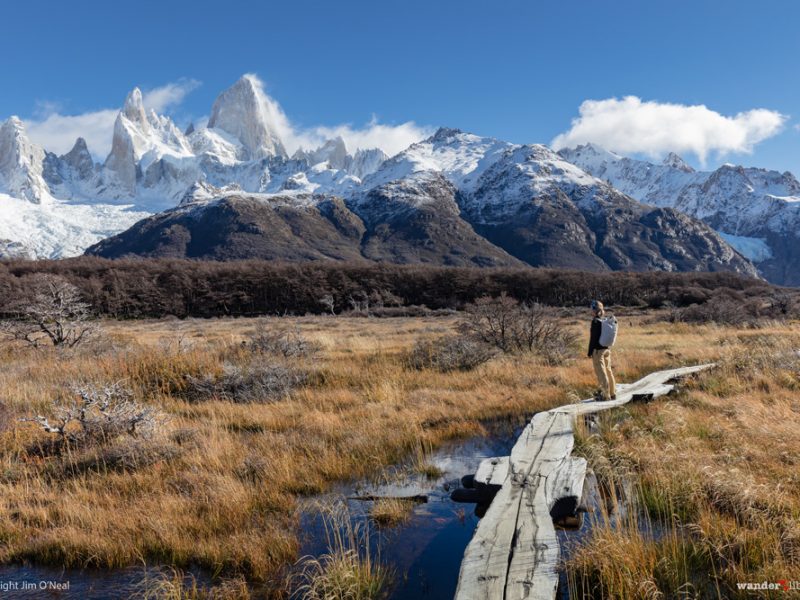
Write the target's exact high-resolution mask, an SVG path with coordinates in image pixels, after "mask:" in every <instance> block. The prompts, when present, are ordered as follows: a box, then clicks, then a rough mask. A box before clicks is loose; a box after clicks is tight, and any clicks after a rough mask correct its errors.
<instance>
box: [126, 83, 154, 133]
mask: <svg viewBox="0 0 800 600" xmlns="http://www.w3.org/2000/svg"><path fill="white" fill-rule="evenodd" d="M121 114H123V115H125V117H126V118H127V119H128V120H129V121H131V122H133V123H136V124H137V125H139V126H140V127H142V128H144V129H145V130H146V129H147V128H148V125H149V123H148V120H147V113H146V112H145V110H144V100H142V91H141V90H140V89H139V88H138V87H135V88H133V89H132V90H131V91H130V93H129V94H128V95H127V96H126V97H125V104H123V105H122V112H121Z"/></svg>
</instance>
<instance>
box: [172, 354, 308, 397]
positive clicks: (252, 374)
mask: <svg viewBox="0 0 800 600" xmlns="http://www.w3.org/2000/svg"><path fill="white" fill-rule="evenodd" d="M307 379H308V376H307V374H306V373H305V372H303V371H300V370H298V369H293V368H291V367H287V366H285V365H282V364H277V363H272V364H269V363H267V364H261V363H257V362H253V363H250V364H249V365H244V366H242V365H233V364H226V365H224V366H223V368H222V373H220V374H209V375H203V376H200V377H193V376H187V379H186V386H185V389H184V390H183V392H182V395H183V397H184V398H185V399H186V400H187V401H188V402H203V401H206V400H227V401H230V402H236V403H250V402H269V401H273V400H280V399H281V398H285V397H286V396H288V395H289V394H290V393H291V392H292V391H293V390H294V389H295V388H297V387H299V386H301V385H303V384H305V383H306V381H307Z"/></svg>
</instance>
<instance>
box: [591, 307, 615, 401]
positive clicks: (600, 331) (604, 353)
mask: <svg viewBox="0 0 800 600" xmlns="http://www.w3.org/2000/svg"><path fill="white" fill-rule="evenodd" d="M591 306H592V313H593V314H594V318H593V319H592V325H591V328H590V330H589V358H591V359H592V363H593V364H594V372H595V374H596V375H597V381H598V383H599V384H600V390H599V391H598V393H597V394H596V395H595V399H596V400H608V399H609V398H610V399H611V400H616V398H617V384H616V382H615V381H614V373H612V372H611V349H610V348H611V346H612V345H614V341H615V339H616V335H617V320H616V318H614V317H613V316H611V317H608V318H606V311H605V309H604V308H603V303H602V302H600V301H599V300H592V305H591Z"/></svg>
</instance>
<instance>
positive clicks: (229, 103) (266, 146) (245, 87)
mask: <svg viewBox="0 0 800 600" xmlns="http://www.w3.org/2000/svg"><path fill="white" fill-rule="evenodd" d="M278 110H279V109H278V107H277V106H276V105H275V104H274V103H273V102H272V100H270V99H269V98H268V97H267V96H266V94H265V93H264V91H263V90H262V88H261V83H260V82H259V81H258V79H256V78H255V77H254V76H252V75H245V76H244V77H242V78H241V79H239V81H237V82H236V83H235V84H234V85H233V86H232V87H230V88H228V89H227V90H225V91H224V92H222V93H221V94H220V95H219V96H218V97H217V99H216V100H215V101H214V106H213V107H212V108H211V118H210V119H209V121H208V127H209V128H211V129H221V130H222V131H224V132H227V133H229V134H231V135H233V136H235V137H236V138H237V139H238V140H239V141H240V142H241V144H242V145H243V146H244V149H245V150H246V151H247V158H249V159H251V160H257V159H260V158H266V157H270V156H281V157H286V156H287V154H286V150H285V149H284V147H283V143H282V142H281V140H280V138H279V137H278V133H277V128H276V125H275V120H276V117H277V116H278V115H277V111H278Z"/></svg>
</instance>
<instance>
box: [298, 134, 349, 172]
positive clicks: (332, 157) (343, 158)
mask: <svg viewBox="0 0 800 600" xmlns="http://www.w3.org/2000/svg"><path fill="white" fill-rule="evenodd" d="M348 158H349V155H348V154H347V146H345V143H344V140H343V139H342V138H341V136H337V137H336V138H335V139H332V140H328V141H327V142H325V143H324V144H323V145H322V146H320V147H319V148H317V149H316V150H314V152H311V153H310V154H309V155H308V161H309V162H310V163H311V164H312V165H315V164H319V163H321V162H327V163H328V166H329V167H330V168H331V169H344V168H345V167H346V166H347V163H348Z"/></svg>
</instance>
